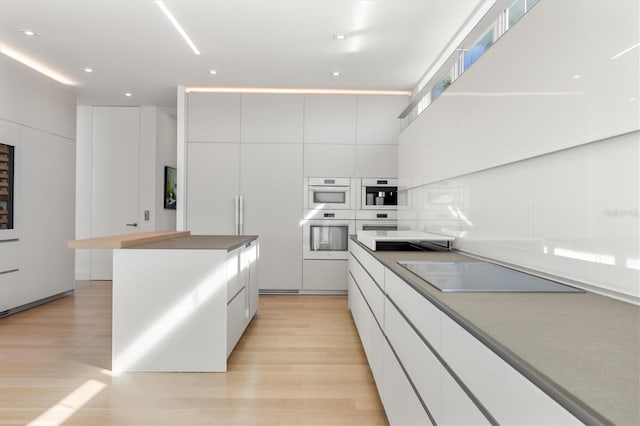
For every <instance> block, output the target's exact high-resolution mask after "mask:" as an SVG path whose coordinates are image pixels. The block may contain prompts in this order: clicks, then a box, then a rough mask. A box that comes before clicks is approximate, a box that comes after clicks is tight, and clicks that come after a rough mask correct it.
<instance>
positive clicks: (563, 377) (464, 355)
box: [349, 238, 640, 424]
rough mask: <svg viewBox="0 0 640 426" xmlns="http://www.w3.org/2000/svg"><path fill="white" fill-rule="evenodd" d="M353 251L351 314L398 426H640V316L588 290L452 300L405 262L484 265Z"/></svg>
mask: <svg viewBox="0 0 640 426" xmlns="http://www.w3.org/2000/svg"><path fill="white" fill-rule="evenodd" d="M350 251H351V259H350V266H349V269H350V273H351V275H350V286H349V304H350V307H351V309H352V313H353V315H354V319H355V320H356V324H357V325H358V329H359V333H360V335H361V338H362V340H363V345H364V346H365V351H367V347H368V348H369V350H368V351H367V356H368V358H370V360H369V362H370V364H371V366H372V371H373V374H374V378H375V379H376V384H377V385H378V387H379V389H380V393H381V399H382V402H383V404H384V405H385V410H386V411H387V415H388V416H389V419H390V421H391V422H392V423H394V421H395V422H400V423H401V422H402V421H409V422H411V421H412V420H413V421H414V422H415V419H420V420H421V421H422V420H424V422H436V423H440V424H447V423H461V422H465V421H466V422H471V423H474V424H483V423H486V424H489V423H499V424H513V423H522V422H529V423H535V424H579V423H586V424H611V423H613V424H640V402H639V401H640V309H639V308H638V306H635V305H632V304H629V303H625V302H620V301H617V300H613V299H610V298H607V297H603V296H599V295H597V294H593V293H590V292H585V293H510V292H507V293H445V292H441V291H439V290H437V289H436V288H435V287H432V286H431V285H430V284H428V283H427V282H426V281H424V280H422V279H420V278H418V277H417V276H416V275H414V274H413V273H412V272H410V271H409V270H407V269H406V268H404V267H402V266H401V265H399V264H398V261H401V260H402V261H405V260H428V261H446V262H453V261H478V259H474V258H471V257H468V256H464V255H462V254H460V253H455V252H401V251H382V252H381V251H372V250H370V249H368V248H367V247H365V245H363V244H360V243H359V242H358V241H357V240H356V239H355V238H352V240H351V241H350ZM365 271H366V272H365ZM364 302H366V303H364ZM387 348H389V350H387ZM378 353H382V356H377V355H376V354H378ZM394 369H395V371H396V372H397V373H398V374H399V375H402V377H401V379H402V380H400V379H397V378H395V379H393V380H395V382H394V381H393V380H392V377H391V376H390V374H389V372H390V371H394ZM403 377H404V378H403ZM403 380H404V381H403ZM379 381H380V382H381V383H380V384H379V383H378V382H379ZM390 384H391V386H389V385H390ZM403 386H404V389H405V390H406V392H405V393H404V394H403V392H402V391H401V390H400V389H402V387H403ZM390 388H393V393H390V392H388V391H387V389H390ZM425 407H426V408H425Z"/></svg>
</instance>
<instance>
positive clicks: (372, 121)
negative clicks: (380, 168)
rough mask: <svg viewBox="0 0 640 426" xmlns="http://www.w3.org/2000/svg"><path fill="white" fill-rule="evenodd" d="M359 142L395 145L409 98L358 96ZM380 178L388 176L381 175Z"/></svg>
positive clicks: (359, 143)
mask: <svg viewBox="0 0 640 426" xmlns="http://www.w3.org/2000/svg"><path fill="white" fill-rule="evenodd" d="M357 101H358V112H357V125H358V127H357V140H358V145H361V144H376V145H378V144H381V145H395V144H397V143H398V134H399V133H400V120H399V119H398V116H399V115H400V113H401V112H402V111H403V110H404V109H405V108H406V107H407V105H408V104H409V97H408V96H383V95H379V96H371V95H367V96H358V98H357ZM378 176H387V175H385V174H380V175H378Z"/></svg>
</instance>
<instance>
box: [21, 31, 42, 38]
mask: <svg viewBox="0 0 640 426" xmlns="http://www.w3.org/2000/svg"><path fill="white" fill-rule="evenodd" d="M20 32H21V33H22V34H24V35H26V36H27V37H33V36H37V35H38V34H37V33H36V32H35V31H33V30H26V29H25V30H20Z"/></svg>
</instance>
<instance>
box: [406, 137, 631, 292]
mask: <svg viewBox="0 0 640 426" xmlns="http://www.w3.org/2000/svg"><path fill="white" fill-rule="evenodd" d="M639 160H640V132H634V133H630V134H626V135H622V136H619V137H615V138H611V139H606V140H603V141H599V142H594V143H590V144H587V145H582V146H578V147H575V148H570V149H566V150H562V151H558V152H555V153H550V154H546V155H543V156H539V157H535V158H532V159H528V160H523V161H518V162H515V163H511V164H507V165H504V166H500V167H495V168H491V169H488V170H484V171H480V172H475V173H471V174H467V175H464V176H460V177H457V178H453V179H447V180H444V181H440V182H437V183H432V184H427V185H423V186H420V187H417V188H413V189H411V190H409V194H408V195H409V205H408V206H407V207H406V208H404V209H402V208H400V209H399V210H400V211H399V219H400V223H401V224H402V227H404V228H408V229H413V230H419V231H425V232H434V233H441V234H446V235H452V236H455V237H456V238H457V240H456V243H455V247H456V248H457V249H459V250H462V251H465V252H468V253H472V254H477V255H480V256H483V257H488V258H491V259H495V260H498V261H502V262H506V263H511V264H514V265H518V266H522V267H525V268H530V269H534V270H537V271H541V272H545V273H548V274H552V275H556V276H559V277H563V278H568V279H570V280H575V281H578V282H581V283H585V284H587V287H589V288H595V289H596V290H597V291H600V292H602V293H604V294H608V295H611V296H613V297H618V298H622V299H624V300H628V301H632V302H634V303H638V301H640V284H639V283H640V246H639V236H640V227H639V221H640V219H639V213H638V209H639V194H640V184H639V182H640V172H639V170H640V164H639V163H640V161H639Z"/></svg>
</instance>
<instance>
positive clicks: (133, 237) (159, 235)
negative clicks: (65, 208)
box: [67, 231, 191, 249]
mask: <svg viewBox="0 0 640 426" xmlns="http://www.w3.org/2000/svg"><path fill="white" fill-rule="evenodd" d="M189 235H191V231H151V232H136V233H133V234H120V235H110V236H108V237H98V238H87V239H83V240H71V241H69V242H68V243H67V247H69V248H73V249H121V248H126V247H133V246H137V245H141V244H149V243H154V242H157V241H163V240H168V239H172V238H180V237H186V236H189Z"/></svg>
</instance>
